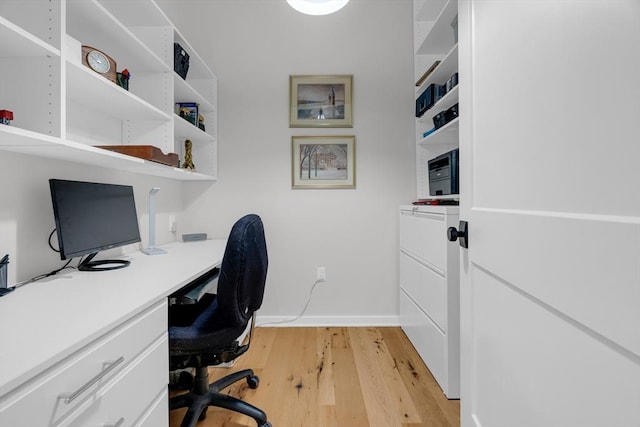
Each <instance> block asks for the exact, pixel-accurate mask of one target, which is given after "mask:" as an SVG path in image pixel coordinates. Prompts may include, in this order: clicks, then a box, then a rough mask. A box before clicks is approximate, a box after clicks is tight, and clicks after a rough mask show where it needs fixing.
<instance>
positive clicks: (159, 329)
mask: <svg viewBox="0 0 640 427" xmlns="http://www.w3.org/2000/svg"><path fill="white" fill-rule="evenodd" d="M79 321H81V320H79ZM167 322H168V311H167V303H166V302H164V301H163V302H161V303H159V304H157V305H156V306H154V307H152V308H149V309H147V310H146V311H144V312H142V313H141V314H139V315H137V316H136V317H134V318H133V319H130V320H129V321H127V322H125V323H124V324H122V325H120V326H118V327H117V328H115V329H113V330H112V331H110V332H108V333H107V334H105V335H104V336H102V337H100V338H99V339H97V340H96V341H94V342H93V343H91V344H89V345H87V346H86V347H83V348H81V349H80V350H78V351H77V352H76V353H74V354H73V355H72V356H70V357H69V358H67V359H65V360H64V361H63V362H61V363H59V364H57V365H55V366H53V367H51V368H49V369H47V370H46V371H44V372H41V373H40V374H38V375H37V376H36V377H34V378H32V379H31V380H29V381H28V382H27V383H25V384H23V385H21V386H20V387H19V388H17V389H15V390H14V391H13V392H12V393H11V395H10V397H8V398H7V399H6V400H4V401H3V402H2V403H0V425H1V426H5V425H6V426H11V427H34V426H38V427H40V426H58V425H59V424H60V423H61V422H62V421H63V420H64V419H65V418H67V416H68V415H69V414H70V413H71V412H72V411H73V410H75V409H76V408H78V407H79V405H81V404H83V403H84V402H85V401H87V400H90V399H93V398H94V397H95V396H96V395H97V394H98V393H100V391H101V389H102V387H104V386H105V385H106V384H108V383H109V382H110V381H111V380H112V379H113V378H114V377H116V376H117V375H120V373H121V372H123V371H124V370H128V369H130V365H131V362H132V360H133V359H134V358H135V357H136V356H137V355H139V354H140V353H142V352H143V350H144V349H145V348H146V347H148V346H149V345H150V344H151V343H152V342H153V341H154V340H156V339H157V338H158V337H160V336H161V335H163V334H166V331H167ZM60 333H64V331H60ZM165 357H167V355H166V353H165ZM116 361H119V362H118V363H117V364H116V365H115V366H114V367H113V368H112V369H110V370H109V369H107V368H105V364H112V363H114V362H116ZM96 378H99V380H98V381H95V382H92V380H94V379H96ZM73 393H75V394H76V395H75V397H73V398H72V396H71V395H72V394H73ZM34 408H37V410H34Z"/></svg>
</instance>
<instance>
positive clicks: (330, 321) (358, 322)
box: [256, 315, 400, 327]
mask: <svg viewBox="0 0 640 427" xmlns="http://www.w3.org/2000/svg"><path fill="white" fill-rule="evenodd" d="M288 319H292V318H291V317H290V316H286V317H285V316H260V315H258V316H257V319H256V327H261V326H270V327H271V326H273V327H282V326H295V327H305V326H315V327H319V326H334V327H339V326H400V317H399V316H398V315H380V316H304V317H301V318H299V319H296V320H293V319H292V321H290V322H289V321H287V320H288Z"/></svg>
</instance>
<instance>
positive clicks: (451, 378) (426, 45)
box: [398, 0, 460, 399]
mask: <svg viewBox="0 0 640 427" xmlns="http://www.w3.org/2000/svg"><path fill="white" fill-rule="evenodd" d="M457 3H458V2H457V0H414V2H413V6H414V10H413V12H414V15H413V16H414V22H413V24H414V53H415V55H414V66H415V68H414V71H415V79H416V82H418V81H420V80H421V79H422V77H423V75H424V74H425V72H426V71H427V70H430V69H431V68H432V66H433V64H434V63H435V62H436V61H439V63H438V64H437V66H436V67H435V68H433V70H432V71H431V73H430V74H429V75H428V76H427V77H426V78H425V79H424V81H420V83H419V86H418V84H417V85H416V99H417V98H418V96H420V94H422V93H423V92H424V91H425V90H426V89H427V88H428V87H429V85H431V84H437V85H443V84H445V83H446V82H447V80H449V78H450V77H451V76H452V75H453V74H454V73H456V72H458V45H457V44H456V35H455V31H454V28H453V27H452V25H451V24H452V22H453V21H454V20H455V18H456V15H457ZM458 99H459V89H458V86H454V87H453V88H451V89H450V90H449V91H448V92H447V93H446V94H445V95H444V96H443V97H442V98H440V99H439V100H438V101H437V102H436V103H435V105H434V106H432V107H431V108H430V109H429V110H427V111H426V112H425V113H424V114H423V115H422V117H419V118H416V121H415V123H416V177H417V198H418V199H440V200H442V199H444V200H447V199H455V200H457V199H459V194H452V195H443V196H431V195H430V192H429V170H428V162H429V160H431V159H433V158H434V157H437V156H439V155H440V154H443V153H446V152H448V151H451V150H453V149H455V148H457V147H458V145H459V144H458V142H459V135H460V131H459V129H460V119H459V118H455V119H453V120H451V121H450V122H448V123H447V124H445V125H444V126H442V127H440V128H439V129H438V130H436V131H435V132H432V133H430V134H429V135H427V136H426V137H424V136H423V135H424V133H425V132H426V131H428V130H431V129H433V127H434V123H433V117H434V116H435V115H436V114H438V113H440V112H442V111H445V110H447V109H449V108H450V107H451V106H453V105H455V104H457V103H458ZM458 219H459V208H458V207H457V206H428V205H427V206H413V205H411V206H400V212H399V230H400V239H399V240H400V241H399V248H400V250H399V254H398V259H399V278H398V283H399V289H398V298H399V300H400V325H401V326H402V329H403V330H404V331H405V333H406V334H407V337H408V338H409V340H410V341H411V343H412V344H413V346H414V347H415V349H416V351H417V352H418V354H419V355H420V357H421V358H422V359H423V360H424V362H425V364H426V365H427V367H428V368H429V370H430V371H431V373H432V374H433V376H434V378H435V379H436V381H437V382H438V384H439V385H440V387H441V388H442V391H443V393H444V394H445V395H446V396H447V397H448V398H449V399H457V398H459V397H460V364H459V357H460V349H459V340H460V309H459V306H460V298H459V269H460V261H459V247H458V245H457V243H456V244H454V243H453V242H449V241H448V240H447V234H446V233H447V229H448V228H449V227H452V226H457V223H458Z"/></svg>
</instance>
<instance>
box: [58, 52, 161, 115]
mask: <svg viewBox="0 0 640 427" xmlns="http://www.w3.org/2000/svg"><path fill="white" fill-rule="evenodd" d="M66 75H67V96H68V97H69V98H70V99H73V100H74V101H76V102H77V103H78V104H80V105H85V106H88V107H91V108H92V109H94V110H96V111H99V112H102V113H104V114H106V115H108V116H111V117H114V118H117V119H121V120H164V121H168V120H170V119H171V116H170V115H169V114H168V113H165V112H164V111H162V110H160V109H159V108H157V107H155V106H153V105H151V104H149V103H148V102H146V101H145V100H143V99H141V98H139V97H137V96H136V95H134V94H133V93H131V92H129V91H127V90H124V89H122V88H121V87H120V86H118V85H116V84H115V83H113V82H111V81H110V80H107V79H105V78H104V77H102V76H100V75H98V74H96V73H94V72H93V71H91V70H89V69H88V68H87V67H85V66H84V65H82V64H76V63H75V62H67V74H66Z"/></svg>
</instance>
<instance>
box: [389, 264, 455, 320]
mask: <svg viewBox="0 0 640 427" xmlns="http://www.w3.org/2000/svg"><path fill="white" fill-rule="evenodd" d="M400 287H401V288H403V289H404V290H405V292H406V293H407V294H409V295H410V296H411V298H412V299H413V300H414V301H415V302H416V304H418V306H419V307H420V308H421V309H422V310H423V311H424V312H425V313H427V314H428V315H429V316H430V317H431V319H432V320H433V321H434V323H436V325H437V326H438V327H439V328H440V329H441V330H442V331H443V332H446V331H447V284H446V281H445V279H444V277H442V276H440V275H439V274H437V273H435V272H434V271H433V270H431V269H430V268H428V267H426V266H424V265H422V264H420V263H419V262H418V261H416V260H415V259H413V258H412V257H411V256H408V255H406V254H405V253H402V252H400Z"/></svg>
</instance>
